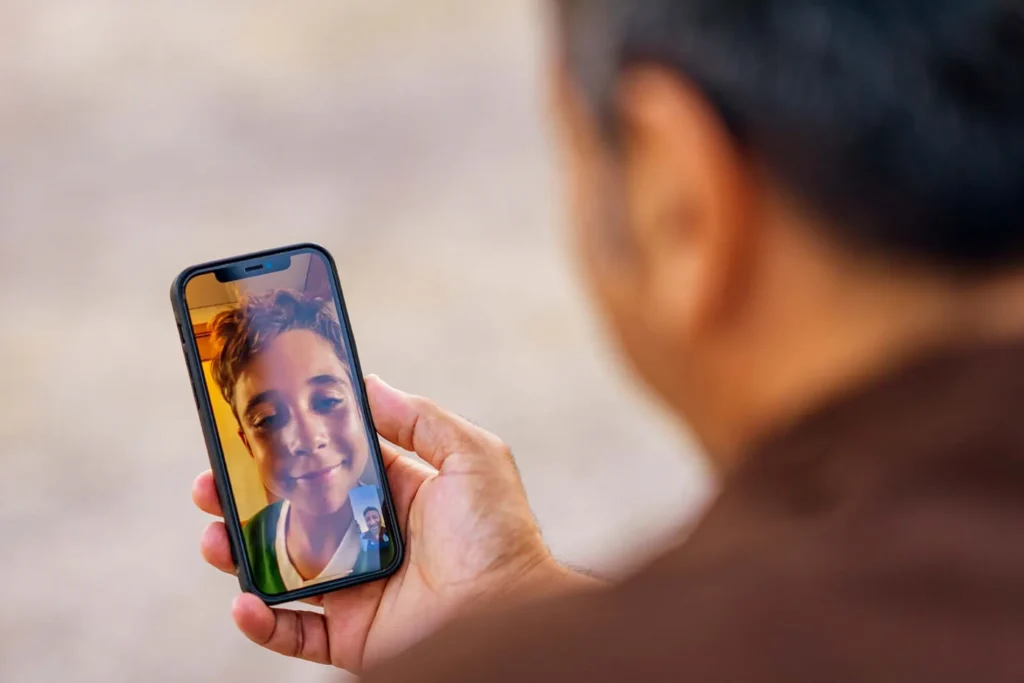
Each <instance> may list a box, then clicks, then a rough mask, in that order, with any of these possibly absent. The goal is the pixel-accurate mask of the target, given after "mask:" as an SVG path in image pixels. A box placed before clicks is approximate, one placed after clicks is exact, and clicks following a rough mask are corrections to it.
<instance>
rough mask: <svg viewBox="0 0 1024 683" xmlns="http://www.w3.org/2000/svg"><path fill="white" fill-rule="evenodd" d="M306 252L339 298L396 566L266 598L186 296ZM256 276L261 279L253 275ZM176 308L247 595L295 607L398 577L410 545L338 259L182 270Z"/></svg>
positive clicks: (296, 249)
mask: <svg viewBox="0 0 1024 683" xmlns="http://www.w3.org/2000/svg"><path fill="white" fill-rule="evenodd" d="M304 253H312V254H319V255H320V256H322V257H323V258H324V260H325V262H326V264H327V267H328V270H329V271H330V277H329V280H330V282H331V287H332V289H333V293H334V296H335V299H336V301H337V303H338V309H339V318H340V319H341V324H342V328H343V332H344V334H345V342H346V343H347V344H348V348H349V353H350V355H351V358H352V371H353V374H354V375H355V380H356V381H355V384H356V386H355V387H354V389H355V391H356V393H357V394H358V400H359V403H360V407H361V409H362V411H363V416H364V419H365V420H366V425H367V432H368V433H367V437H368V440H369V442H370V457H371V458H373V461H374V463H375V465H376V466H377V469H378V472H380V473H381V477H380V479H381V492H382V495H383V496H384V500H383V501H382V503H383V507H384V508H385V511H386V512H385V515H386V519H387V523H388V528H390V529H391V531H392V534H391V536H392V540H393V542H394V543H395V544H396V547H395V561H394V562H393V563H392V565H391V566H390V567H387V568H382V569H381V570H380V571H378V572H374V573H372V574H363V575H361V576H351V577H345V578H341V579H336V580H334V581H329V582H325V583H322V584H316V585H313V586H307V587H306V588H301V589H299V590H295V591H288V592H286V593H281V594H279V595H269V594H267V593H264V592H263V591H261V590H260V589H259V587H258V586H256V585H255V583H254V582H253V579H252V572H251V569H250V562H249V556H248V553H247V552H246V549H245V542H244V540H243V536H242V524H241V521H240V520H239V516H238V508H237V505H236V503H235V497H234V493H233V491H232V488H231V485H230V480H229V479H228V472H227V462H226V459H225V456H224V450H223V447H222V445H221V443H220V438H219V436H218V430H217V423H216V420H215V418H214V414H213V405H212V403H211V400H210V396H209V388H208V387H207V386H206V382H205V380H204V375H203V367H202V360H201V357H200V353H199V346H198V341H197V339H196V335H195V330H194V329H193V326H192V322H191V316H190V315H189V311H188V303H187V300H186V297H185V287H186V286H187V285H188V283H189V281H191V280H192V279H193V278H195V277H196V276H199V275H204V274H206V273H210V272H215V271H218V270H223V269H225V268H241V269H243V270H244V269H245V268H246V267H248V266H249V265H250V263H251V262H259V261H267V260H270V259H273V258H275V257H282V256H285V255H287V256H296V255H299V254H304ZM253 277H256V275H254V276H253ZM171 305H172V308H173V309H174V318H175V322H176V323H177V326H178V334H179V337H180V339H181V346H182V350H183V351H184V354H185V363H186V365H187V366H188V374H189V382H190V383H191V385H192V394H193V398H194V399H195V402H196V408H197V411H198V413H199V419H200V422H201V424H202V429H203V436H204V439H205V441H206V450H207V454H208V455H209V459H210V466H211V468H212V469H213V475H214V480H215V482H216V486H217V495H218V496H219V498H220V501H221V507H222V508H223V510H224V522H225V526H226V527H227V530H228V538H229V540H230V543H231V554H232V559H233V560H234V561H235V566H236V567H237V568H238V580H239V585H240V586H241V588H242V591H244V592H246V593H252V594H254V595H256V596H257V597H259V598H260V599H261V600H262V601H263V602H264V603H266V604H267V605H280V604H284V603H287V602H295V601H298V600H304V599H307V598H311V597H315V596H318V595H324V594H326V593H332V592H334V591H337V590H340V589H343V588H350V587H352V586H358V585H361V584H364V583H370V582H372V581H379V580H381V579H385V578H388V577H389V576H392V575H393V574H394V573H395V572H397V571H398V570H399V569H400V568H401V566H402V564H403V562H404V560H405V542H404V538H403V536H402V530H401V528H400V526H399V524H398V519H397V514H396V511H395V505H394V501H393V499H392V495H391V486H390V484H389V483H388V480H387V468H386V467H385V466H384V458H383V455H382V454H381V450H380V443H379V442H378V440H377V438H376V434H377V431H376V426H375V425H374V423H373V416H372V414H371V413H370V403H369V399H368V397H367V394H366V385H365V382H364V379H363V370H362V366H361V365H360V362H359V354H358V351H357V349H356V342H355V335H354V334H353V331H352V324H351V322H350V320H349V315H348V307H347V306H346V305H345V298H344V294H343V292H342V288H341V281H340V279H339V277H338V268H337V266H336V264H335V262H334V257H333V256H331V254H330V252H328V251H327V249H325V248H324V247H322V246H320V245H318V244H314V243H311V242H306V243H301V244H294V245H290V246H285V247H278V248H276V249H267V250H264V251H259V252H254V253H250V254H244V255H241V256H234V257H231V258H225V259H218V260H215V261H209V262H206V263H201V264H198V265H194V266H190V267H188V268H186V269H185V270H183V271H182V272H181V273H180V274H179V275H178V276H177V277H176V278H175V279H174V282H173V284H172V285H171Z"/></svg>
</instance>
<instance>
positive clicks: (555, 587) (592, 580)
mask: <svg viewBox="0 0 1024 683" xmlns="http://www.w3.org/2000/svg"><path fill="white" fill-rule="evenodd" d="M607 585H608V583H607V582H605V581H602V580H600V579H598V578H596V577H594V576H591V575H588V574H586V573H585V572H581V571H577V570H575V569H572V568H571V567H568V566H566V565H564V564H562V563H560V562H558V561H557V560H556V559H555V558H554V557H552V556H551V555H550V554H547V555H546V556H545V557H544V558H543V559H542V560H541V561H539V562H538V563H537V564H536V565H535V566H534V567H532V568H531V570H530V571H529V572H527V573H526V574H524V575H523V576H522V577H521V578H520V579H519V581H518V582H517V584H516V586H515V587H514V591H515V592H516V593H517V594H519V595H521V596H522V597H524V598H527V599H542V598H546V597H552V596H555V595H562V594H565V593H572V592H577V591H586V590H596V589H600V588H603V587H605V586H607Z"/></svg>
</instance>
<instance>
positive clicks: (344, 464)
mask: <svg viewBox="0 0 1024 683" xmlns="http://www.w3.org/2000/svg"><path fill="white" fill-rule="evenodd" d="M351 465H352V461H351V460H350V459H348V458H346V459H344V460H342V461H340V462H339V463H337V464H335V465H330V466H328V467H321V468H320V469H317V470H313V471H312V472H306V473H305V474H302V475H300V476H297V477H292V479H294V480H295V481H296V482H305V483H311V484H315V483H319V482H322V481H325V480H326V479H327V478H329V477H330V476H331V475H333V474H334V473H335V472H337V471H339V470H341V469H342V468H348V467H350V466H351Z"/></svg>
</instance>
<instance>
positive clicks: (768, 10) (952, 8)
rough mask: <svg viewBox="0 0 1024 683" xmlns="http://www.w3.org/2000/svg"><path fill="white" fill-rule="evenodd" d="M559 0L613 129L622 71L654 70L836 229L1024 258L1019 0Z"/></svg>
mask: <svg viewBox="0 0 1024 683" xmlns="http://www.w3.org/2000/svg"><path fill="white" fill-rule="evenodd" d="M557 4H558V5H559V9H560V14H561V23H562V27H563V33H564V45H565V48H566V57H567V61H568V63H569V65H570V68H571V69H572V71H573V72H574V77H575V78H576V79H577V81H578V82H579V84H580V86H581V87H582V89H583V91H584V92H585V93H586V95H587V97H588V99H589V101H590V104H591V105H592V106H594V107H595V109H596V111H597V112H598V114H599V115H600V116H602V118H603V120H604V122H605V123H606V124H609V125H610V126H612V127H614V118H615V116H614V109H613V95H614V88H615V84H616V83H615V82H616V80H617V76H618V73H619V71H620V70H621V69H623V68H625V67H627V66H629V65H633V64H638V63H654V64H659V65H662V66H665V67H668V68H670V69H673V70H675V71H676V72H677V73H679V74H681V75H683V76H684V77H685V78H686V79H687V81H688V82H690V83H692V84H693V85H695V86H696V87H697V88H698V89H699V90H700V91H701V92H702V93H703V95H704V96H705V97H706V98H707V100H708V101H709V102H710V103H711V104H712V105H713V106H714V107H715V108H716V110H717V112H718V113H719V116H720V118H721V120H722V121H723V122H724V124H725V125H726V127H727V128H728V130H729V131H730V133H731V134H732V136H733V137H734V139H735V140H736V141H737V143H738V144H739V145H740V147H741V148H742V149H743V150H744V152H746V153H747V154H749V156H750V157H751V158H752V159H753V160H755V161H756V162H757V163H759V164H760V165H762V166H763V167H764V168H765V169H766V170H767V172H768V173H769V174H770V175H771V176H772V178H773V180H774V181H775V182H777V183H778V184H779V186H780V187H782V188H785V190H786V191H788V192H791V193H792V194H793V195H794V196H796V197H797V198H798V199H799V200H800V201H802V202H803V203H804V205H805V206H806V207H808V208H809V209H810V210H811V211H813V212H815V213H816V214H818V215H821V216H822V217H824V218H825V220H826V222H828V223H829V226H830V228H831V230H832V233H833V235H832V236H833V237H835V238H839V239H841V240H842V241H844V242H846V243H848V244H851V245H854V246H859V247H870V248H873V249H875V250H876V251H880V252H881V253H883V254H886V255H891V256H895V257H900V258H904V259H909V260H914V261H921V262H925V263H932V264H936V265H940V266H943V267H946V268H949V269H951V270H963V271H979V272H984V271H986V270H990V269H993V268H997V267H1002V266H1012V265H1017V264H1019V263H1021V262H1024V4H1022V3H1021V2H1019V0H557Z"/></svg>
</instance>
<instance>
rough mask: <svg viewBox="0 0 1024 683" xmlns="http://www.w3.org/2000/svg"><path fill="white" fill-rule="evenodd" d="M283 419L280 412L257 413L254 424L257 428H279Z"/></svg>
mask: <svg viewBox="0 0 1024 683" xmlns="http://www.w3.org/2000/svg"><path fill="white" fill-rule="evenodd" d="M282 422H283V420H282V419H281V416H280V415H279V414H278V413H270V414H264V415H257V416H256V417H254V418H253V421H252V426H253V427H255V428H256V429H277V428H278V427H280V426H281V424H282Z"/></svg>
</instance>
